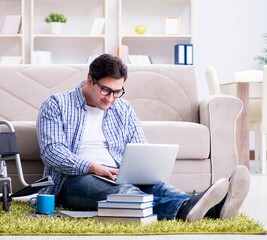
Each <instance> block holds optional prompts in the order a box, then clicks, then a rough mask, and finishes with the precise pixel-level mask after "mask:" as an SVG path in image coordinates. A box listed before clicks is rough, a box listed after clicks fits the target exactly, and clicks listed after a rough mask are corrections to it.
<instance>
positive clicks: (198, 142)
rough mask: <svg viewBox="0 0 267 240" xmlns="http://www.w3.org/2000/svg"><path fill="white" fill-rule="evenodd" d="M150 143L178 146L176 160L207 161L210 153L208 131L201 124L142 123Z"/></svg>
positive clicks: (172, 122) (173, 122)
mask: <svg viewBox="0 0 267 240" xmlns="http://www.w3.org/2000/svg"><path fill="white" fill-rule="evenodd" d="M141 123H142V127H143V130H144V132H145V136H146V138H147V140H148V142H150V143H163V144H164V143H170V144H179V145H180V149H179V152H178V156H177V159H198V160H201V159H207V158H209V153H210V133H209V129H208V128H207V127H206V126H204V125H201V124H198V123H192V122H175V121H142V122H141Z"/></svg>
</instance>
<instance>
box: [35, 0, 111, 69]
mask: <svg viewBox="0 0 267 240" xmlns="http://www.w3.org/2000/svg"><path fill="white" fill-rule="evenodd" d="M106 1H107V0H94V1H88V0H76V1H73V0H31V16H32V18H31V62H33V54H34V51H48V52H50V53H51V63H55V64H57V63H63V64H68V63H77V64H78V63H86V62H87V59H88V57H89V56H92V55H99V54H102V53H104V52H106V23H105V26H104V30H103V34H101V35H89V33H90V29H91V27H92V24H93V21H94V19H95V18H105V20H106V18H107V10H106ZM51 12H59V13H62V14H64V15H65V16H66V18H67V24H63V30H62V34H57V35H53V34H50V29H49V24H47V23H46V22H45V21H44V19H45V17H46V16H47V15H48V14H50V13H51Z"/></svg>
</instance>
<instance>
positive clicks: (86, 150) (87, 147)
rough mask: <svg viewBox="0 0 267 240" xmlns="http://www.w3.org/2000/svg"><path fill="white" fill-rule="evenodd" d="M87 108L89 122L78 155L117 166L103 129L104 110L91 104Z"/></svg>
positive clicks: (103, 163)
mask: <svg viewBox="0 0 267 240" xmlns="http://www.w3.org/2000/svg"><path fill="white" fill-rule="evenodd" d="M86 108H87V122H86V126H85V131H84V133H83V138H82V142H81V145H80V148H79V150H78V156H79V157H80V158H82V159H86V160H88V161H91V162H95V163H98V164H102V165H105V166H110V167H117V166H116V163H115V161H114V159H113V158H112V156H111V155H110V153H109V151H108V145H107V141H106V138H105V136H104V134H103V130H102V125H103V116H104V110H101V109H99V108H96V107H90V106H86Z"/></svg>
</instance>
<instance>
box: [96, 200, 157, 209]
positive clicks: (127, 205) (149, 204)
mask: <svg viewBox="0 0 267 240" xmlns="http://www.w3.org/2000/svg"><path fill="white" fill-rule="evenodd" d="M98 207H100V208H132V209H144V208H148V207H153V202H109V201H107V200H103V201H99V202H98Z"/></svg>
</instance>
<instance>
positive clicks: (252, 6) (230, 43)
mask: <svg viewBox="0 0 267 240" xmlns="http://www.w3.org/2000/svg"><path fill="white" fill-rule="evenodd" d="M266 10H267V1H266V0H253V1H252V0H195V41H194V46H195V65H196V70H197V77H198V84H199V96H200V99H201V98H203V97H205V96H206V95H208V90H207V86H206V81H205V69H206V67H207V66H209V65H212V66H214V67H215V68H216V69H217V72H218V76H219V78H220V82H225V81H227V80H231V79H233V73H234V72H235V71H242V70H246V69H260V66H259V65H258V63H257V62H256V61H255V60H254V57H255V56H256V55H258V54H261V51H262V48H263V47H264V46H265V47H266V45H264V41H263V39H262V34H263V33H267V24H266V23H267V15H266Z"/></svg>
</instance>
